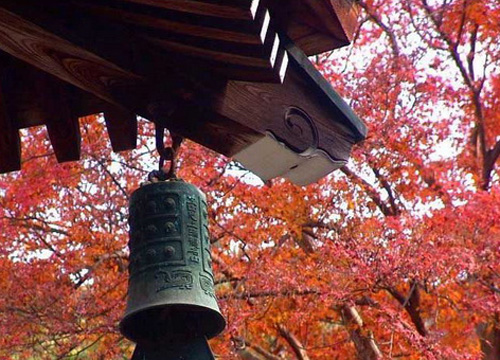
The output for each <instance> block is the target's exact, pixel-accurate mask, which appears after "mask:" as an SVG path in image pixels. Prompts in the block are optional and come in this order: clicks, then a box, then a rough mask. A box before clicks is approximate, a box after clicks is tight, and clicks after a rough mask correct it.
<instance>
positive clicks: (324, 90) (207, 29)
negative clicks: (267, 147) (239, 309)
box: [0, 0, 366, 172]
mask: <svg viewBox="0 0 500 360" xmlns="http://www.w3.org/2000/svg"><path fill="white" fill-rule="evenodd" d="M297 1H298V0H297ZM297 1H295V2H293V1H292V2H291V3H290V4H292V3H293V4H295V5H293V6H291V7H290V9H291V10H289V11H292V12H293V11H295V15H294V16H295V17H292V18H291V19H290V20H288V21H285V20H284V14H286V12H285V11H283V10H280V9H281V8H280V7H279V6H278V5H279V4H280V3H281V2H280V1H278V0H276V1H274V2H273V1H272V0H268V1H267V2H264V1H258V0H168V1H165V0H45V1H43V2H40V1H35V0H2V2H1V4H0V50H1V52H2V53H0V129H5V132H2V133H1V134H0V171H1V172H5V171H11V170H16V169H18V168H19V166H20V157H19V138H18V135H17V134H18V133H17V130H18V129H21V128H25V127H30V126H35V125H41V124H45V125H47V128H48V130H49V136H50V138H51V142H52V144H53V147H54V151H55V153H56V156H57V157H58V160H59V161H69V160H75V159H78V158H79V141H80V134H79V130H78V126H77V125H78V122H77V119H78V117H80V116H84V115H89V114H93V113H98V112H103V113H104V117H105V120H106V124H107V127H108V132H109V134H110V138H111V142H112V146H113V149H114V150H115V151H121V150H127V149H131V148H134V147H135V138H136V135H137V122H136V117H135V115H136V114H138V115H141V116H143V117H145V118H147V119H150V120H153V121H157V122H162V123H164V124H165V125H167V126H168V127H169V128H170V129H171V130H173V131H175V132H178V133H180V134H182V135H184V136H186V137H189V138H191V139H192V140H194V141H196V142H198V143H201V144H203V145H206V146H208V147H210V148H212V149H214V150H216V151H218V152H220V153H222V154H225V155H229V156H232V155H235V154H238V153H239V152H241V151H242V150H243V149H245V148H247V147H249V146H250V145H251V144H254V143H256V142H257V141H259V139H261V138H262V137H263V136H265V135H266V134H270V135H271V136H274V137H275V138H277V139H278V140H279V141H280V142H282V143H284V144H285V145H286V146H287V147H288V148H290V149H292V150H294V151H296V152H298V153H300V152H304V151H306V150H307V149H311V146H313V147H314V148H315V149H318V150H321V151H322V152H323V153H325V154H327V156H328V157H329V158H331V159H333V160H340V161H346V160H347V159H348V157H349V154H350V150H351V147H352V145H353V144H354V143H356V142H358V141H360V140H362V139H363V138H364V136H365V134H366V129H365V127H364V125H363V123H362V122H361V121H360V120H359V119H358V118H357V117H356V115H355V114H354V113H353V112H352V110H351V109H350V108H349V106H347V105H346V104H345V102H344V101H343V100H342V99H341V98H340V97H339V96H338V94H337V93H336V92H335V91H334V90H333V89H332V88H331V86H330V85H329V84H328V83H327V82H326V80H325V79H324V78H323V77H322V76H321V75H320V74H319V73H318V72H317V71H316V69H315V68H314V67H313V65H312V64H311V63H310V62H309V60H308V59H307V57H306V55H305V54H304V52H303V50H304V48H305V49H306V54H313V53H315V52H317V51H318V50H328V49H329V48H328V47H330V48H331V47H332V46H334V47H335V46H341V45H344V44H345V43H346V42H348V38H349V36H348V35H347V34H346V28H349V27H352V16H345V11H344V13H342V11H340V10H339V11H338V12H336V10H335V6H337V7H338V8H339V9H342V8H341V7H339V6H340V5H339V4H341V5H342V4H343V6H344V7H345V8H344V10H345V9H346V8H348V7H347V5H349V4H350V5H351V7H352V3H351V1H347V0H346V1H333V0H331V1H330V0H329V1H325V2H321V4H322V5H321V6H327V4H329V5H328V6H330V7H329V8H328V6H327V8H328V9H329V10H328V11H330V12H332V11H333V14H334V15H335V16H333V17H328V19H330V20H329V21H327V22H326V23H325V22H324V21H321V22H317V23H316V25H315V26H316V27H318V29H317V30H314V31H316V32H318V33H321V36H323V37H324V36H327V35H328V34H329V35H328V36H330V37H329V38H330V40H331V39H333V38H335V39H336V40H335V41H334V42H336V45H333V42H332V41H330V45H328V46H327V45H326V42H318V44H322V45H321V46H320V47H317V48H316V49H314V46H313V47H310V46H308V45H306V41H305V40H304V39H306V38H307V37H310V36H312V35H311V33H314V31H312V30H311V31H310V32H309V33H308V34H309V35H307V36H305V35H304V34H305V33H306V32H304V31H302V32H300V31H298V30H297V29H299V28H300V26H302V29H304V27H306V28H307V26H308V25H307V23H308V21H309V20H308V19H309V18H308V17H307V16H305V17H304V19H300V17H298V16H297V13H296V12H297V11H298V10H297V9H299V10H300V9H304V8H303V6H307V7H308V9H309V10H311V11H310V12H309V13H306V15H307V14H308V16H312V15H311V14H314V11H316V12H317V11H319V10H321V6H320V7H318V6H319V5H318V4H319V3H320V2H313V3H311V2H310V1H309V0H303V3H302V2H300V4H298V3H297ZM334 4H336V5H335V6H334ZM346 4H347V5H346ZM267 5H268V6H269V8H271V9H270V10H271V12H269V9H268V7H267ZM301 6H302V7H301ZM270 14H271V15H270ZM342 14H344V15H343V16H344V18H345V19H347V20H345V21H341V18H342ZM332 19H333V20H332ZM297 24H299V25H300V26H299V25H297ZM335 24H337V25H335ZM339 24H340V25H339ZM310 27H311V26H309V28H310ZM325 29H326V30H325ZM328 29H330V30H332V31H330V32H329V31H328ZM333 30H335V31H333ZM334 33H335V34H334ZM347 33H349V31H347ZM286 34H288V35H289V36H291V39H290V38H289V37H288V36H287V35H286ZM325 34H327V35H325ZM332 34H333V35H332ZM342 34H343V35H342ZM328 36H327V37H328ZM342 37H343V40H342V39H341V38H342ZM293 40H295V41H297V42H298V43H299V44H300V43H301V42H302V43H303V44H304V48H303V49H301V48H300V47H298V46H297V45H296V44H295V43H294V41H293ZM290 108H298V109H301V111H303V112H304V113H305V114H307V116H306V118H307V119H310V120H308V121H311V122H312V123H313V124H312V125H313V127H314V128H315V129H316V130H315V131H316V132H317V134H318V136H317V139H316V140H315V141H316V144H311V141H312V140H311V137H310V136H307V134H306V135H305V136H304V133H303V132H304V128H301V127H304V124H302V125H301V124H298V123H297V124H295V123H290V121H289V120H286V119H285V114H286V113H287V111H289V109H290ZM306 125H307V126H306V127H308V126H309V124H306Z"/></svg>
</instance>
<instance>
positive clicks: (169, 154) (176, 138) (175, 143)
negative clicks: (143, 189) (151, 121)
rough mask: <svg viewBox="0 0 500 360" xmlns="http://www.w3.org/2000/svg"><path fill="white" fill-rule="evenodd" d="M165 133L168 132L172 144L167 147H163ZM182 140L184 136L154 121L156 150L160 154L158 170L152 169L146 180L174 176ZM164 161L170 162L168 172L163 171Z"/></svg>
mask: <svg viewBox="0 0 500 360" xmlns="http://www.w3.org/2000/svg"><path fill="white" fill-rule="evenodd" d="M165 133H168V134H169V135H170V138H171V143H172V145H171V146H169V147H165V142H164V137H165ZM183 140H184V138H183V137H182V136H180V135H177V134H175V133H173V132H170V131H168V130H167V128H166V127H165V126H164V125H161V124H160V123H158V122H155V144H156V151H157V152H158V155H159V156H160V161H159V164H158V170H154V171H152V172H151V173H150V174H149V175H148V180H149V181H150V182H155V181H165V180H168V179H172V178H175V177H176V170H177V163H176V160H177V155H178V153H179V149H180V147H181V144H182V141H183ZM166 161H168V162H169V163H170V164H169V170H168V172H165V169H164V167H165V162H166Z"/></svg>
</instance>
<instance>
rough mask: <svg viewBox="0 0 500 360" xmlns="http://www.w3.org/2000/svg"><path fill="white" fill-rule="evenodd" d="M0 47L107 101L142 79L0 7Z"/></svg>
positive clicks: (113, 100)
mask: <svg viewBox="0 0 500 360" xmlns="http://www.w3.org/2000/svg"><path fill="white" fill-rule="evenodd" d="M0 49H2V50H3V51H5V52H7V53H9V54H11V55H12V56H15V57H17V58H18V59H21V60H23V61H25V62H27V63H29V64H31V65H33V66H35V67H37V68H39V69H41V70H43V71H45V72H48V73H50V74H52V75H54V76H56V77H58V78H60V79H62V80H64V81H66V82H69V83H71V84H73V85H75V86H77V87H79V88H81V89H83V90H85V91H88V92H90V93H93V94H95V95H96V96H98V97H100V98H102V99H104V100H106V101H108V102H110V103H115V104H116V99H115V97H114V95H113V94H114V92H115V89H116V88H130V89H133V88H134V87H135V86H136V84H137V83H138V82H141V80H142V79H141V78H140V77H139V76H137V75H134V74H131V73H129V72H126V71H124V70H123V69H121V68H120V67H118V66H116V65H114V64H113V63H110V62H108V61H106V60H104V59H102V58H100V57H98V56H96V55H94V54H92V53H91V52H88V51H86V50H84V49H82V48H79V47H77V46H75V45H73V44H72V43H70V42H69V41H67V40H64V39H62V38H60V37H58V36H56V35H53V34H51V33H50V32H48V31H46V30H44V29H42V28H40V27H39V26H37V25H35V24H33V23H31V22H29V21H27V20H25V19H23V18H21V17H20V16H18V15H16V14H13V13H11V12H9V11H7V10H6V9H4V8H1V7H0Z"/></svg>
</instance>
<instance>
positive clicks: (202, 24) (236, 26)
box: [78, 2, 263, 44]
mask: <svg viewBox="0 0 500 360" xmlns="http://www.w3.org/2000/svg"><path fill="white" fill-rule="evenodd" d="M78 6H79V7H80V8H82V10H83V9H85V10H86V11H88V12H89V13H91V14H93V15H95V16H98V17H103V18H106V19H108V20H112V21H120V22H124V23H127V24H132V25H140V26H143V27H147V28H153V29H158V30H163V31H165V32H171V33H176V34H185V35H191V36H198V37H202V38H207V39H217V40H225V41H232V42H241V43H245V44H259V43H260V39H259V37H258V35H256V34H255V31H254V29H253V28H254V26H258V25H259V24H258V22H260V26H262V25H263V24H262V21H261V20H260V21H259V20H257V22H256V23H255V24H254V23H253V22H254V20H255V19H253V18H249V19H248V21H245V20H243V21H239V20H234V19H230V20H228V19H219V18H212V17H203V16H198V17H196V16H190V17H187V16H181V15H180V13H178V12H165V13H164V14H163V16H159V15H158V14H157V13H152V12H151V11H145V12H137V11H133V10H127V9H122V8H115V7H109V6H105V5H102V4H101V3H98V4H94V3H81V2H79V3H78ZM257 34H258V33H257Z"/></svg>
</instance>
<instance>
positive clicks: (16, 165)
mask: <svg viewBox="0 0 500 360" xmlns="http://www.w3.org/2000/svg"><path fill="white" fill-rule="evenodd" d="M0 71H1V69H0ZM1 75H2V74H1V73H0V76H1ZM0 129H1V130H2V131H0V173H4V172H9V171H15V170H19V169H21V141H20V138H19V130H18V129H17V127H16V126H15V123H14V119H13V118H12V117H11V116H10V114H9V112H8V110H7V106H6V103H5V95H4V92H3V91H2V86H1V85H0Z"/></svg>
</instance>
